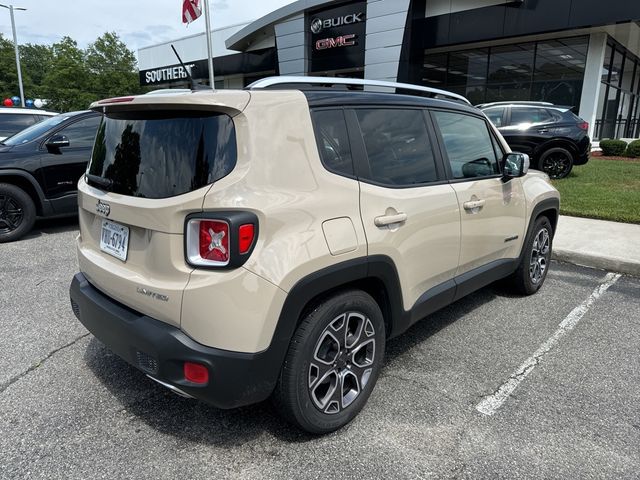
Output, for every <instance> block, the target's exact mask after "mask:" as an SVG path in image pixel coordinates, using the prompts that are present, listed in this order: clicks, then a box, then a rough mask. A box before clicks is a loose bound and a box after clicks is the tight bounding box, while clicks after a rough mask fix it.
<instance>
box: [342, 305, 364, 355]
mask: <svg viewBox="0 0 640 480" xmlns="http://www.w3.org/2000/svg"><path fill="white" fill-rule="evenodd" d="M365 322H366V318H365V317H364V316H363V315H361V314H359V313H350V314H349V316H348V318H347V322H346V328H345V332H344V346H345V347H346V348H354V347H355V346H356V345H357V343H358V342H359V341H360V337H361V336H362V331H363V330H364V325H365Z"/></svg>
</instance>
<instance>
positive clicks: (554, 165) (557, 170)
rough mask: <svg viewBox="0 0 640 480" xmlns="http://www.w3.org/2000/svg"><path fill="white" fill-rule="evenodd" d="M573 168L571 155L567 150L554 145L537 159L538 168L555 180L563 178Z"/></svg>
mask: <svg viewBox="0 0 640 480" xmlns="http://www.w3.org/2000/svg"><path fill="white" fill-rule="evenodd" d="M571 169H573V155H572V154H571V152H570V151H569V150H566V149H564V148H560V147H555V148H550V149H549V150H547V151H546V152H544V153H543V154H542V155H540V160H538V170H542V171H543V172H544V173H546V174H547V175H549V177H550V178H553V179H555V180H557V179H560V178H565V177H566V176H567V175H569V174H570V173H571Z"/></svg>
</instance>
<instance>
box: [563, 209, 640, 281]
mask: <svg viewBox="0 0 640 480" xmlns="http://www.w3.org/2000/svg"><path fill="white" fill-rule="evenodd" d="M553 258H555V259H556V260H561V261H563V262H569V263H574V264H577V265H584V266H587V267H595V268H602V269H604V270H609V271H612V272H619V273H626V274H629V275H635V276H640V225H634V224H630V223H617V222H607V221H604V220H593V219H590V218H578V217H567V216H562V215H561V216H560V219H559V220H558V231H557V232H556V235H555V238H554V243H553Z"/></svg>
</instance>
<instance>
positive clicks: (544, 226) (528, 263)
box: [509, 217, 553, 295]
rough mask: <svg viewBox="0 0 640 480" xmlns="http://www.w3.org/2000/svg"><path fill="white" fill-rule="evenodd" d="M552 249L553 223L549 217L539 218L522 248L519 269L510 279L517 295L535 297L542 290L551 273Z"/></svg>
mask: <svg viewBox="0 0 640 480" xmlns="http://www.w3.org/2000/svg"><path fill="white" fill-rule="evenodd" d="M545 239H546V240H545ZM552 247H553V228H552V227H551V222H550V221H549V219H548V218H547V217H539V218H538V219H536V221H535V223H534V225H533V228H532V229H531V233H530V234H529V237H528V238H527V240H526V242H525V244H524V246H523V247H522V249H523V253H522V259H521V261H520V264H519V265H518V269H517V270H516V271H515V272H514V273H513V275H512V276H511V277H510V282H509V284H510V285H511V286H512V287H513V289H514V290H515V291H516V292H517V293H521V294H523V295H533V294H534V293H536V292H537V291H538V290H540V287H542V284H543V283H544V280H545V279H546V278H547V272H548V271H549V265H550V263H551V251H552Z"/></svg>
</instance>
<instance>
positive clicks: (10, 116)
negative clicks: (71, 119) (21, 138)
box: [0, 107, 57, 141]
mask: <svg viewBox="0 0 640 480" xmlns="http://www.w3.org/2000/svg"><path fill="white" fill-rule="evenodd" d="M54 115H57V113H56V112H47V111H46V110H37V109H34V108H17V107H0V141H2V140H4V139H5V138H7V137H10V136H11V135H14V134H16V133H18V132H19V131H20V130H23V129H25V128H27V127H30V126H31V125H33V124H34V123H38V122H39V121H41V120H44V119H46V118H49V117H52V116H54Z"/></svg>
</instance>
